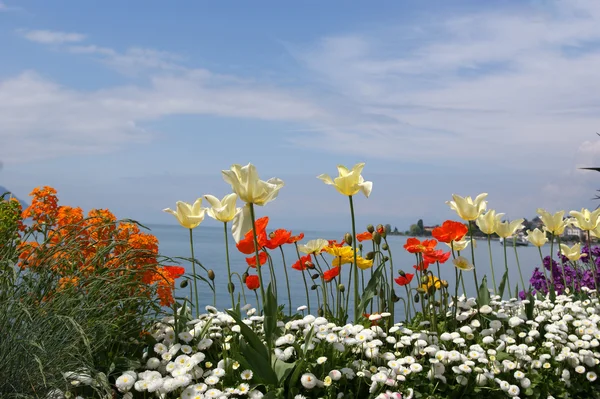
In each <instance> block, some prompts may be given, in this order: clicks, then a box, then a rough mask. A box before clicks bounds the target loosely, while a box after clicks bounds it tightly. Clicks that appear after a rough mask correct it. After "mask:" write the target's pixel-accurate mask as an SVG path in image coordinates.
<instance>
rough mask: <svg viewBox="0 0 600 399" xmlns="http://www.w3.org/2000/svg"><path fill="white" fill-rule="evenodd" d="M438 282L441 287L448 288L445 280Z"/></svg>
mask: <svg viewBox="0 0 600 399" xmlns="http://www.w3.org/2000/svg"><path fill="white" fill-rule="evenodd" d="M440 282H441V283H442V287H444V288H448V282H447V281H446V280H440Z"/></svg>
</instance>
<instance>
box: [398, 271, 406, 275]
mask: <svg viewBox="0 0 600 399" xmlns="http://www.w3.org/2000/svg"><path fill="white" fill-rule="evenodd" d="M398 274H399V275H401V276H402V277H406V273H404V270H398Z"/></svg>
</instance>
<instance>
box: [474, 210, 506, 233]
mask: <svg viewBox="0 0 600 399" xmlns="http://www.w3.org/2000/svg"><path fill="white" fill-rule="evenodd" d="M502 216H504V214H503V213H498V214H496V211H495V210H493V209H490V210H489V211H487V212H486V213H482V214H481V215H479V216H478V217H477V221H476V222H475V223H476V224H477V226H478V227H479V230H481V232H482V233H484V234H494V233H495V232H496V225H497V224H498V223H500V221H501V220H502Z"/></svg>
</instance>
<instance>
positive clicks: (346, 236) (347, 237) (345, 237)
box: [344, 233, 352, 245]
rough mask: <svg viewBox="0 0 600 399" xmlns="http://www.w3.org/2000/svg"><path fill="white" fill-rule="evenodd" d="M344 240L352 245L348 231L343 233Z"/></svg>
mask: <svg viewBox="0 0 600 399" xmlns="http://www.w3.org/2000/svg"><path fill="white" fill-rule="evenodd" d="M344 241H346V244H348V245H352V234H350V233H346V234H344Z"/></svg>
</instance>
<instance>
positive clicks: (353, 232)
mask: <svg viewBox="0 0 600 399" xmlns="http://www.w3.org/2000/svg"><path fill="white" fill-rule="evenodd" d="M348 198H349V199H350V215H351V216H352V243H353V247H352V249H353V252H354V323H358V319H359V316H360V311H359V309H358V263H357V253H356V223H355V221H354V203H353V202H352V196H351V195H349V196H348Z"/></svg>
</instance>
